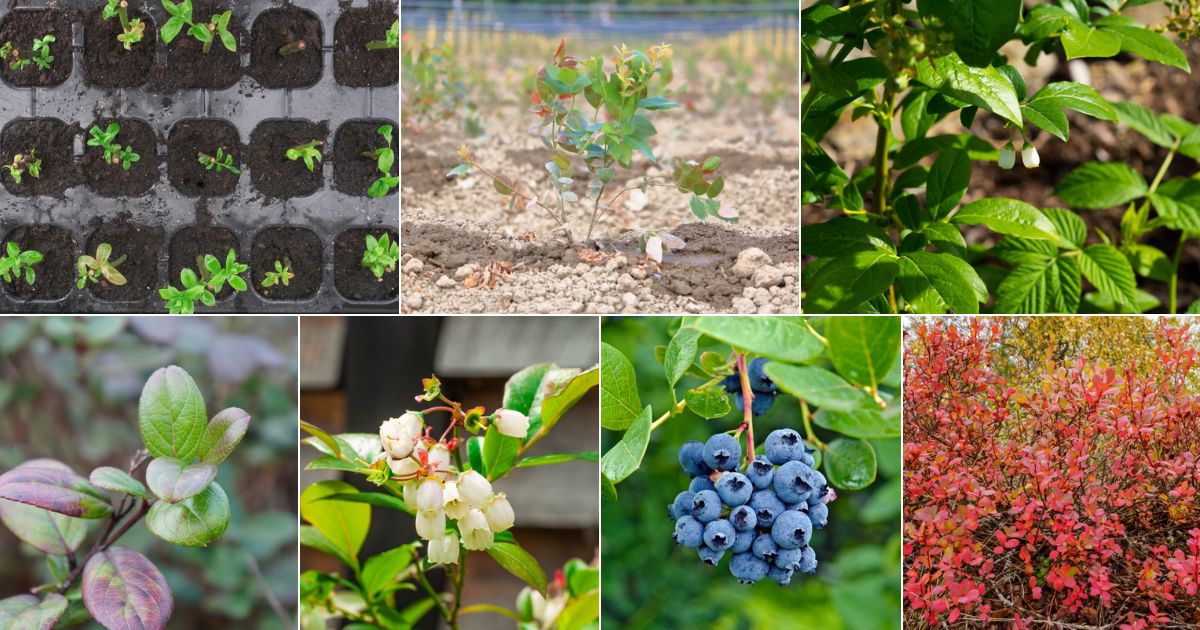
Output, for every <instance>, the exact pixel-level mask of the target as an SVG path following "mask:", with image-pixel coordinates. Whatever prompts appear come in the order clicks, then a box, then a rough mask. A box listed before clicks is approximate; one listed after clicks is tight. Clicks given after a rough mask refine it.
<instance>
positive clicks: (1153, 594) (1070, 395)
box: [904, 320, 1200, 629]
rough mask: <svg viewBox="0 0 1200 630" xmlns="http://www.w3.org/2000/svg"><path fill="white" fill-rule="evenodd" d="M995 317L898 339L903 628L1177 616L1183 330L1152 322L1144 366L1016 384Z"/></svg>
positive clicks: (1199, 410) (1190, 424)
mask: <svg viewBox="0 0 1200 630" xmlns="http://www.w3.org/2000/svg"><path fill="white" fill-rule="evenodd" d="M1000 326H1001V324H999V323H993V324H990V325H989V324H988V323H986V322H983V323H981V322H980V321H979V320H975V321H973V322H972V323H971V325H970V326H969V327H955V326H950V325H944V324H942V323H937V324H920V325H918V326H916V328H915V330H914V334H913V336H912V337H911V338H910V342H909V343H908V345H907V348H906V350H905V386H904V387H905V392H904V418H905V442H906V444H905V449H904V465H905V497H906V500H905V529H904V531H905V542H904V558H905V560H904V571H905V573H904V575H905V577H904V593H905V601H906V610H905V617H906V619H907V621H908V622H910V623H912V624H913V625H914V626H915V627H922V626H925V625H935V624H942V623H950V624H953V623H955V622H956V621H958V622H968V621H969V622H975V623H976V624H979V623H989V622H991V623H996V624H1000V623H1001V621H1000V620H1005V622H1004V624H1003V625H1004V627H1011V628H1033V627H1046V626H1047V624H1048V625H1049V626H1053V627H1067V626H1068V625H1070V624H1077V625H1088V626H1097V627H1110V628H1114V627H1115V628H1121V629H1141V628H1151V627H1160V628H1179V627H1194V625H1193V624H1195V623H1196V622H1198V621H1200V527H1198V523H1200V501H1198V500H1197V494H1196V489H1197V487H1200V395H1197V394H1196V393H1194V392H1195V385H1194V383H1195V381H1194V380H1193V379H1192V378H1189V373H1190V371H1191V370H1192V369H1193V367H1194V364H1195V361H1196V358H1197V350H1198V348H1200V344H1198V342H1197V340H1196V334H1197V331H1196V330H1194V329H1192V328H1191V327H1190V326H1180V325H1178V324H1176V323H1170V322H1165V321H1164V322H1162V323H1161V324H1160V325H1159V326H1158V327H1157V329H1156V330H1155V333H1154V340H1153V342H1152V343H1153V344H1154V348H1155V351H1156V354H1157V358H1158V361H1157V362H1155V364H1154V366H1153V368H1152V369H1150V370H1149V371H1148V373H1144V374H1137V373H1134V372H1133V371H1131V370H1128V369H1125V368H1124V367H1123V366H1119V365H1118V366H1113V367H1111V368H1110V367H1108V366H1098V365H1085V364H1083V362H1082V361H1077V362H1075V363H1074V364H1073V365H1069V366H1066V367H1060V368H1056V369H1053V370H1052V371H1049V372H1047V373H1044V374H1041V375H1039V376H1038V378H1034V379H1030V382H1033V383H1037V385H1035V386H1029V387H1027V388H1023V389H1022V390H1021V391H1018V390H1017V388H1015V387H1013V386H1012V385H1010V384H1009V383H1008V382H1006V380H1005V379H1004V378H1003V377H1002V376H1001V375H999V374H998V373H997V372H996V371H995V370H994V369H993V367H992V366H995V365H997V364H998V363H999V360H998V359H999V357H1000V356H1002V354H1003V353H1004V352H1005V349H1004V348H1003V347H1001V346H1000V344H999V343H998V341H999V339H1000ZM1114 368H1115V369H1114ZM1192 376H1193V377H1194V376H1195V375H1192Z"/></svg>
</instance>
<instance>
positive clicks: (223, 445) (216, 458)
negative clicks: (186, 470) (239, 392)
mask: <svg viewBox="0 0 1200 630" xmlns="http://www.w3.org/2000/svg"><path fill="white" fill-rule="evenodd" d="M249 427H250V414H248V413H246V412H245V411H243V410H241V409H238V408H237V407H230V408H228V409H224V410H222V411H220V412H218V413H217V415H215V416H213V418H212V420H210V421H209V422H208V427H207V428H206V429H205V431H204V438H203V439H202V440H200V462H201V463H203V464H213V465H214V466H215V465H217V464H220V463H221V462H223V461H225V458H226V457H229V454H230V453H232V452H233V449H234V447H236V446H237V445H238V443H239V442H241V441H242V438H243V437H245V435H246V429H248V428H249Z"/></svg>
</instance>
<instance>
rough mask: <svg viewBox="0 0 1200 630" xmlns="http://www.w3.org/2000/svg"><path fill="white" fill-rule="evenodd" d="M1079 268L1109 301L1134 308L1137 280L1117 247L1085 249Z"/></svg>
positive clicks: (1096, 246) (1104, 246)
mask: <svg viewBox="0 0 1200 630" xmlns="http://www.w3.org/2000/svg"><path fill="white" fill-rule="evenodd" d="M1082 254H1083V255H1082V256H1081V257H1080V258H1079V268H1080V270H1082V271H1083V275H1084V277H1086V278H1087V279H1088V282H1091V283H1092V285H1093V286H1095V287H1096V289H1097V290H1099V291H1100V293H1101V294H1103V295H1105V296H1107V297H1108V298H1109V299H1111V300H1113V301H1115V302H1118V303H1120V304H1124V305H1126V306H1133V305H1134V303H1135V302H1136V300H1137V279H1136V278H1135V277H1134V275H1133V267H1132V266H1131V265H1130V264H1129V260H1128V259H1127V258H1125V256H1124V255H1123V254H1121V252H1120V251H1119V250H1117V248H1116V247H1113V246H1112V245H1107V244H1098V245H1090V246H1088V247H1085V248H1083V252H1082Z"/></svg>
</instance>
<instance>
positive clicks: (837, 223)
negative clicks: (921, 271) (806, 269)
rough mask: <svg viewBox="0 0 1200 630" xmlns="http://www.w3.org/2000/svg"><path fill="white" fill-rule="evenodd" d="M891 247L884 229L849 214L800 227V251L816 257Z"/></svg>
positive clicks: (833, 256) (890, 241)
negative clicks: (848, 215)
mask: <svg viewBox="0 0 1200 630" xmlns="http://www.w3.org/2000/svg"><path fill="white" fill-rule="evenodd" d="M876 250H879V251H887V252H890V251H894V250H895V246H894V245H893V244H892V239H891V237H889V236H888V235H887V232H884V231H883V230H881V229H879V228H878V227H875V226H874V225H871V224H870V223H867V222H866V221H859V220H858V219H853V218H850V217H845V216H842V217H837V218H834V219H832V220H829V221H825V222H824V223H813V224H811V225H804V226H801V227H800V253H802V254H804V255H806V256H815V257H817V258H836V257H838V256H844V255H846V254H851V253H854V252H870V251H876Z"/></svg>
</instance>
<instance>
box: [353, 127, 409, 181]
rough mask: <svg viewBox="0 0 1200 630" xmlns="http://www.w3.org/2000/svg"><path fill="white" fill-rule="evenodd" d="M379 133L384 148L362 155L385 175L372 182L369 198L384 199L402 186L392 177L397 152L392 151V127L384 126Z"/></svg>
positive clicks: (398, 179) (365, 152) (396, 178)
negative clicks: (373, 161) (394, 189)
mask: <svg viewBox="0 0 1200 630" xmlns="http://www.w3.org/2000/svg"><path fill="white" fill-rule="evenodd" d="M378 131H379V135H381V136H383V146H382V147H380V148H378V149H375V150H374V151H363V153H362V156H363V157H365V158H367V159H370V160H375V165H376V167H377V168H378V169H379V172H380V173H383V176H382V177H380V178H379V179H377V180H375V181H373V182H371V187H370V188H369V189H368V190H367V196H369V197H383V196H385V195H387V194H388V193H389V192H390V191H391V190H392V189H393V188H395V187H396V186H399V185H400V178H399V177H397V176H395V175H392V165H393V164H394V163H395V162H396V152H395V151H392V131H393V129H392V126H391V125H383V126H381V127H380V128H379V129H378Z"/></svg>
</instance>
